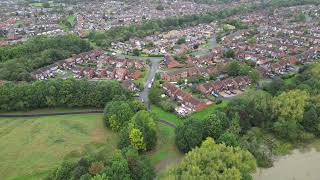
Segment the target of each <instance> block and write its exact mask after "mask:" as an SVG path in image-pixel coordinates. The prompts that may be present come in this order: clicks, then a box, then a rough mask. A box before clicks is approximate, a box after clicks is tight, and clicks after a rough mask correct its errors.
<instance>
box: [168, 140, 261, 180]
mask: <svg viewBox="0 0 320 180" xmlns="http://www.w3.org/2000/svg"><path fill="white" fill-rule="evenodd" d="M255 170H256V161H255V159H254V157H253V156H252V155H251V154H250V153H249V152H248V151H246V150H242V149H240V148H238V147H237V148H234V147H228V146H226V145H224V144H216V143H215V142H214V140H213V139H212V138H207V139H206V140H205V141H204V142H203V143H202V145H201V147H197V148H195V149H193V150H192V151H190V152H189V153H188V154H186V156H185V157H184V158H183V160H182V161H181V163H180V164H178V165H177V167H175V168H173V169H171V170H169V172H167V178H168V179H170V178H171V179H217V180H218V179H228V180H233V179H234V180H239V179H251V173H253V172H255Z"/></svg>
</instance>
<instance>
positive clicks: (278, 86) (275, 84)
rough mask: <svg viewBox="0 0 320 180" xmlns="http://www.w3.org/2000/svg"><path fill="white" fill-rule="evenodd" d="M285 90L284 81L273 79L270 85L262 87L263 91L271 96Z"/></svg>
mask: <svg viewBox="0 0 320 180" xmlns="http://www.w3.org/2000/svg"><path fill="white" fill-rule="evenodd" d="M284 88H285V86H284V81H283V79H281V78H278V77H277V78H275V79H274V80H273V81H271V83H269V84H267V85H266V86H264V87H263V89H264V90H265V91H267V92H268V93H270V94H271V95H273V96H274V95H277V94H278V92H281V91H283V90H284Z"/></svg>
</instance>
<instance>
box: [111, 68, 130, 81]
mask: <svg viewBox="0 0 320 180" xmlns="http://www.w3.org/2000/svg"><path fill="white" fill-rule="evenodd" d="M113 73H114V78H115V79H117V80H124V79H125V77H126V75H127V73H128V70H127V69H125V68H115V69H114V70H113Z"/></svg>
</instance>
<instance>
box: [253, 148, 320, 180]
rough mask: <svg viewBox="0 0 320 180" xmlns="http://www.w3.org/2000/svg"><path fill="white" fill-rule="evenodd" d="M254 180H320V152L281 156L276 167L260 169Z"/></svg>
mask: <svg viewBox="0 0 320 180" xmlns="http://www.w3.org/2000/svg"><path fill="white" fill-rule="evenodd" d="M253 179H254V180H320V152H319V151H316V150H315V149H311V150H308V151H300V150H294V151H293V152H292V154H289V155H286V156H281V157H279V158H278V159H277V160H276V161H275V162H274V166H273V167H271V168H268V169H258V170H257V172H256V173H255V174H254V175H253Z"/></svg>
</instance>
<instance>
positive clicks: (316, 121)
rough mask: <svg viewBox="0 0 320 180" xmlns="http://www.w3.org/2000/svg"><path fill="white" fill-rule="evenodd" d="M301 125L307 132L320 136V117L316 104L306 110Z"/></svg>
mask: <svg viewBox="0 0 320 180" xmlns="http://www.w3.org/2000/svg"><path fill="white" fill-rule="evenodd" d="M301 124H302V126H303V127H304V129H305V130H306V131H308V132H311V133H313V134H315V135H317V136H318V135H319V134H320V117H319V115H318V112H317V107H316V106H315V105H314V104H312V105H310V106H309V107H307V108H306V111H305V112H304V115H303V120H302V122H301Z"/></svg>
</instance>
